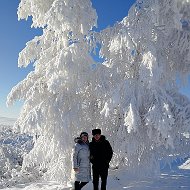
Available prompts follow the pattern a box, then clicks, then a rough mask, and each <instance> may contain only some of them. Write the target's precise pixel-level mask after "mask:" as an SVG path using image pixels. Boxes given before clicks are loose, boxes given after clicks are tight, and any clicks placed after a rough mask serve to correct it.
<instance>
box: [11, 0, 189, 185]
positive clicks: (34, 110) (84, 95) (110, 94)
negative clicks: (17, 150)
mask: <svg viewBox="0 0 190 190" xmlns="http://www.w3.org/2000/svg"><path fill="white" fill-rule="evenodd" d="M189 12H190V3H189V2H188V0H159V1H158V0H143V1H141V0H138V1H137V2H136V3H135V4H134V5H133V6H132V8H131V9H130V11H129V15H128V16H127V17H125V18H124V19H123V20H122V21H121V22H119V23H117V24H115V26H113V27H112V28H107V29H105V30H103V31H102V32H100V33H96V34H94V35H92V34H91V33H90V31H91V30H92V28H93V26H96V19H97V16H96V12H95V10H94V9H93V8H92V5H91V2H90V0H78V1H74V0H49V1H48V2H47V1H45V0H21V2H20V5H19V9H18V16H19V19H27V17H28V16H32V20H33V24H32V26H33V27H41V28H43V34H42V36H38V37H35V38H34V39H33V40H31V41H30V42H28V43H27V44H26V48H25V49H24V50H23V51H22V52H21V53H20V54H19V66H27V65H28V64H29V63H33V64H34V71H32V72H31V73H29V75H28V76H27V78H26V79H24V80H23V81H21V82H20V83H19V84H18V85H17V86H15V87H14V88H13V89H12V91H11V93H10V94H9V96H8V104H12V103H13V102H14V101H15V100H20V99H21V100H24V105H23V108H22V111H21V113H20V117H19V118H18V120H17V122H16V124H15V127H17V128H18V129H20V130H21V132H26V133H30V134H32V135H33V137H34V141H35V144H34V148H33V149H32V151H30V153H29V154H27V155H26V156H25V157H24V161H23V166H22V169H23V171H26V170H27V172H31V173H32V172H36V171H37V175H40V176H41V175H42V176H43V177H44V178H46V179H52V180H58V181H62V182H65V183H66V182H67V181H68V180H69V179H70V173H71V159H70V158H71V149H72V145H73V137H74V136H75V135H77V134H78V133H80V132H81V131H82V130H86V131H87V132H90V131H91V129H92V128H95V127H100V128H101V129H102V131H103V133H104V134H105V135H106V136H107V137H108V138H109V140H110V141H111V143H112V145H113V148H114V158H113V160H112V166H117V167H118V166H123V165H124V166H127V167H128V170H129V169H130V168H131V169H132V170H133V169H134V168H135V167H136V166H141V168H143V169H147V170H152V171H153V170H154V169H155V163H158V162H157V161H158V159H160V158H163V157H166V156H169V155H171V154H172V155H173V156H176V155H180V156H183V155H187V154H188V153H189V144H188V143H189V139H188V138H186V137H187V135H185V134H187V133H189V132H190V102H189V100H188V98H186V97H185V96H183V95H182V94H180V92H179V89H178V87H177V83H176V80H177V79H178V78H180V79H182V78H185V77H187V76H188V74H189V73H190V62H189V61H190V52H189V48H190V46H189V40H190V35H189V34H190V33H189V22H190V20H189V19H190V15H189V14H190V13H189ZM96 42H97V43H99V44H100V46H101V49H100V56H101V57H103V58H104V62H103V64H97V63H95V62H94V60H93V58H92V57H91V51H92V50H93V48H95V43H96ZM153 163H154V165H153ZM151 164H152V165H151ZM134 171H135V170H134Z"/></svg>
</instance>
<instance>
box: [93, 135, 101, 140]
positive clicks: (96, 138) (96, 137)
mask: <svg viewBox="0 0 190 190" xmlns="http://www.w3.org/2000/svg"><path fill="white" fill-rule="evenodd" d="M93 137H94V138H95V140H96V141H99V139H100V137H101V135H100V134H96V135H94V136H93Z"/></svg>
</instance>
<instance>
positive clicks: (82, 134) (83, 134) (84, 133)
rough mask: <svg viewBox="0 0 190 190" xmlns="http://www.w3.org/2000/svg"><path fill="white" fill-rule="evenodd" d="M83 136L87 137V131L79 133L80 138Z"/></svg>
mask: <svg viewBox="0 0 190 190" xmlns="http://www.w3.org/2000/svg"><path fill="white" fill-rule="evenodd" d="M84 136H86V137H88V133H87V132H82V133H81V134H80V137H81V138H82V137H84Z"/></svg>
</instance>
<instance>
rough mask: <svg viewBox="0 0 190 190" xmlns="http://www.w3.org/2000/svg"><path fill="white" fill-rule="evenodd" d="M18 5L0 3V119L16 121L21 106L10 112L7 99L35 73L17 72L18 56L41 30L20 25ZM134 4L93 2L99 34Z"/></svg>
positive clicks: (114, 0) (108, 0) (125, 0)
mask: <svg viewBox="0 0 190 190" xmlns="http://www.w3.org/2000/svg"><path fill="white" fill-rule="evenodd" d="M19 2H20V0H0V26H1V27H0V34H1V35H0V67H1V70H0V117H2V116H3V117H11V118H16V117H18V115H19V112H20V108H21V106H22V102H17V103H15V104H14V105H13V106H11V107H9V108H7V107H6V97H7V95H8V93H9V92H10V91H11V89H12V88H13V87H14V86H15V85H16V84H17V83H18V82H20V81H21V80H23V79H24V78H25V77H26V76H27V74H28V73H29V72H30V71H31V70H32V69H33V68H32V65H29V66H28V67H27V68H18V66H17V59H18V55H19V52H20V51H21V50H22V49H23V48H24V47H25V44H26V42H28V41H30V40H31V39H33V38H34V36H36V35H40V34H41V30H39V29H34V28H31V19H29V20H28V21H25V20H21V21H18V18H17V7H18V4H19ZM134 2H135V0H92V4H93V7H94V8H95V9H96V11H97V14H98V30H101V29H104V28H106V27H107V26H113V24H114V23H115V22H116V21H121V20H122V18H123V17H125V16H126V15H127V12H128V10H129V8H130V7H131V5H132V4H133V3H134ZM189 83H190V81H189ZM189 89H190V85H189V86H188V87H186V88H184V89H183V92H184V93H185V94H190V90H189ZM189 97H190V95H189Z"/></svg>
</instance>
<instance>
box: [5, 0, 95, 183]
mask: <svg viewBox="0 0 190 190" xmlns="http://www.w3.org/2000/svg"><path fill="white" fill-rule="evenodd" d="M29 16H31V17H32V21H33V24H32V26H33V27H39V28H42V29H43V34H42V35H41V36H37V37H35V38H34V39H33V40H31V41H29V42H28V43H27V44H26V47H25V48H24V49H23V50H22V51H21V53H20V54H19V60H18V64H19V66H20V67H22V66H24V67H26V66H27V65H28V64H30V63H33V64H34V71H32V72H30V73H29V74H28V76H27V77H26V78H25V79H24V80H23V81H21V82H20V83H19V84H18V85H17V86H15V87H14V88H13V89H12V91H11V93H10V94H9V96H8V104H12V103H13V102H14V101H15V100H18V99H19V100H24V105H23V108H22V111H21V113H20V117H19V118H18V120H17V122H16V124H15V127H17V128H19V129H20V131H21V132H23V133H30V134H31V135H33V137H34V141H35V144H34V148H33V149H32V151H30V153H29V154H28V155H26V156H25V157H24V161H23V166H22V170H23V172H24V171H27V172H31V173H33V172H34V174H35V175H37V176H41V175H43V176H44V178H46V179H49V180H58V181H62V182H65V183H66V182H67V181H68V180H69V179H70V176H71V168H72V167H71V164H72V163H71V150H72V147H73V144H74V136H77V135H79V133H80V132H81V131H82V130H84V129H87V127H89V125H90V127H92V123H94V122H93V121H91V120H93V118H94V119H95V115H94V110H93V107H95V105H94V104H95V101H96V99H95V96H93V92H92V89H93V86H92V83H91V81H93V80H94V79H93V75H94V74H93V73H94V72H92V65H93V64H95V63H94V61H93V59H92V58H91V56H90V53H89V51H90V48H89V47H90V46H89V43H90V41H91V40H90V38H91V36H90V34H89V31H90V30H91V29H92V28H93V27H94V26H96V20H97V16H96V12H95V10H94V9H93V8H92V4H91V2H90V1H89V0H78V1H74V0H50V1H46V0H21V2H20V4H19V8H18V17H19V19H27V18H28V17H29ZM88 34H89V35H88ZM94 77H95V75H94ZM94 81H95V80H94ZM92 116H93V117H92ZM88 132H90V129H89V131H88Z"/></svg>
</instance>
